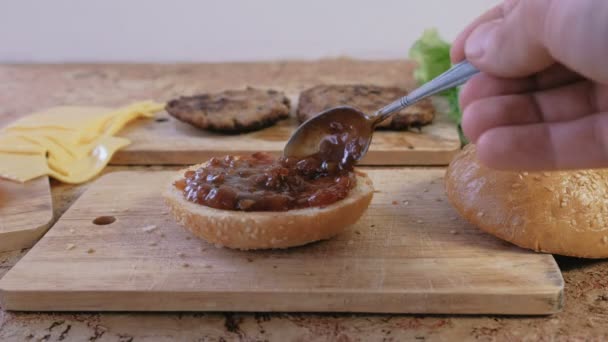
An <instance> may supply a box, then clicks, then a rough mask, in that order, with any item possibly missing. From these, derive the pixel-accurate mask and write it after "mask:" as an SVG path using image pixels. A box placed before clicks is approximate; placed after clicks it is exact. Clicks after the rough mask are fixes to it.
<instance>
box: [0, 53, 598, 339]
mask: <svg viewBox="0 0 608 342" xmlns="http://www.w3.org/2000/svg"><path fill="white" fill-rule="evenodd" d="M386 68H389V69H391V70H395V72H399V70H404V72H407V71H408V70H411V65H409V64H408V63H404V62H361V61H351V60H325V61H319V62H314V63H305V62H275V63H257V64H186V65H184V64H182V65H36V66H26V65H2V66H0V103H1V104H2V105H1V106H0V125H4V124H6V123H8V122H10V121H12V120H14V119H16V118H18V117H19V116H21V115H24V114H27V113H28V112H31V111H33V110H36V109H40V108H44V107H48V106H53V105H60V104H95V105H120V104H124V103H126V102H129V101H132V100H135V99H141V98H153V99H159V100H165V99H167V98H170V97H172V96H175V95H178V94H181V93H184V92H193V91H195V90H199V89H198V87H197V80H199V79H200V78H202V77H206V78H213V79H215V80H216V82H219V83H220V85H221V83H222V82H223V81H222V77H220V76H219V75H221V74H222V73H226V72H231V73H235V74H240V75H245V77H259V78H260V80H261V81H260V82H261V83H262V84H267V85H272V83H273V78H276V77H284V78H285V79H289V78H290V77H291V76H290V75H292V74H295V73H301V72H306V73H307V75H309V76H307V77H310V78H318V79H319V81H331V80H325V79H324V77H329V76H324V75H326V73H324V72H323V70H328V69H331V70H338V72H339V73H343V74H344V75H352V76H349V77H352V81H353V82H355V81H360V80H368V81H370V82H373V81H375V79H374V74H375V73H374V72H373V70H381V69H386ZM361 70H371V71H369V72H366V73H362V72H360V71H361ZM256 75H257V76H256ZM361 77H364V79H361ZM243 85H244V84H243ZM294 87H297V85H294ZM200 90H204V89H200ZM147 169H152V170H171V169H175V167H163V166H154V167H145V166H138V167H126V166H121V167H114V166H112V167H108V168H106V170H104V172H103V173H104V174H105V173H109V172H115V171H121V170H147ZM51 186H52V196H53V209H54V213H55V215H54V216H55V218H58V217H60V216H61V214H62V213H63V212H65V211H66V210H67V209H68V208H69V206H70V205H71V204H72V203H73V202H74V201H75V200H76V199H77V198H78V197H79V196H80V195H81V194H82V193H83V192H84V190H86V188H87V187H88V186H89V184H84V185H80V186H70V185H66V184H61V183H58V182H56V181H52V182H51ZM25 253H27V249H25V250H21V251H13V252H4V253H0V277H2V276H3V275H4V274H5V273H6V272H7V271H8V270H10V269H11V267H12V266H13V265H15V263H17V262H18V261H19V259H20V258H21V257H22V256H23V255H25ZM556 259H557V262H558V264H559V266H560V268H561V270H562V272H563V277H564V280H565V284H566V285H565V306H564V308H563V311H562V312H560V313H557V314H555V315H552V316H546V317H507V316H418V315H366V314H249V313H247V314H241V313H213V314H207V313H187V314H179V313H175V314H132V313H103V314H97V313H86V314H81V313H62V314H52V313H44V314H39V313H12V312H6V311H4V310H3V309H2V308H0V340H1V341H13V340H15V341H21V340H30V341H83V340H85V341H86V340H90V341H145V340H150V341H174V340H180V341H232V340H244V341H382V340H384V341H402V340H417V341H425V340H428V341H435V340H439V341H442V340H445V341H457V340H482V341H492V340H500V341H504V340H509V341H519V340H547V341H549V340H581V341H582V340H597V341H601V340H607V339H608V262H607V261H602V260H599V261H592V260H579V259H574V258H565V257H557V258H556Z"/></svg>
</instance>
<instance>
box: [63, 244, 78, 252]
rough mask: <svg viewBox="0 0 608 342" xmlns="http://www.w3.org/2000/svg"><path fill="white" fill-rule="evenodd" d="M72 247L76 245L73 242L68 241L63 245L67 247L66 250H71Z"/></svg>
mask: <svg viewBox="0 0 608 342" xmlns="http://www.w3.org/2000/svg"><path fill="white" fill-rule="evenodd" d="M74 248H76V245H75V244H73V243H68V244H67V245H66V246H65V249H67V250H68V251H71V250H72V249H74Z"/></svg>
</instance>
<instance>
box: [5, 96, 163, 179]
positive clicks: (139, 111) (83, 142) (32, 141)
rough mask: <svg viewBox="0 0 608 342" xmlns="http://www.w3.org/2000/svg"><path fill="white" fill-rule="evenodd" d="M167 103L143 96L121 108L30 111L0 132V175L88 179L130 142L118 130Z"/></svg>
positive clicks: (148, 115) (15, 177)
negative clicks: (143, 98) (116, 135)
mask: <svg viewBox="0 0 608 342" xmlns="http://www.w3.org/2000/svg"><path fill="white" fill-rule="evenodd" d="M163 108H164V104H160V103H155V102H151V101H144V102H137V103H133V104H131V105H129V106H126V107H122V108H118V109H109V108H103V107H83V106H62V107H54V108H50V109H48V110H44V111H41V112H37V113H34V114H32V115H29V116H26V117H24V118H22V119H20V120H17V121H16V122H14V123H12V124H11V125H9V126H7V127H6V128H4V129H3V130H2V131H1V132H0V177H4V178H9V179H12V180H16V181H19V182H24V181H27V180H30V179H33V178H36V177H39V176H41V175H45V174H48V175H50V176H51V177H54V178H56V179H58V180H61V181H63V182H66V183H74V184H77V183H82V182H86V181H87V180H89V179H91V178H93V177H94V176H95V175H97V174H98V173H99V172H100V171H101V170H102V169H103V168H104V167H105V166H106V165H107V164H108V162H109V161H110V159H111V158H112V155H113V154H114V153H115V152H116V151H117V150H118V149H120V148H123V147H124V146H127V145H128V144H129V143H130V141H129V140H128V139H125V138H119V137H114V136H113V135H114V134H116V133H118V132H119V131H120V130H121V129H122V128H123V127H124V126H125V125H127V124H128V123H129V122H131V121H133V120H136V119H138V118H151V117H153V116H154V114H155V113H156V112H158V111H160V110H162V109H163Z"/></svg>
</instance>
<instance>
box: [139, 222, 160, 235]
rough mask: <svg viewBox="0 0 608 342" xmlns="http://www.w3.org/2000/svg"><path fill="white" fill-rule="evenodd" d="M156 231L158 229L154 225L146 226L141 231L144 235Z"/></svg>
mask: <svg viewBox="0 0 608 342" xmlns="http://www.w3.org/2000/svg"><path fill="white" fill-rule="evenodd" d="M156 229H158V227H157V226H156V225H153V224H151V225H147V226H145V227H143V228H142V229H141V230H143V231H144V232H146V233H151V232H153V231H155V230H156Z"/></svg>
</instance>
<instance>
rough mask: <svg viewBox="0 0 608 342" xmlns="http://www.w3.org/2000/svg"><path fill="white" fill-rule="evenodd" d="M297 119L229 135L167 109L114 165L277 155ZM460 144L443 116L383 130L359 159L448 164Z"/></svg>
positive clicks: (143, 127) (129, 131) (137, 133)
mask: <svg viewBox="0 0 608 342" xmlns="http://www.w3.org/2000/svg"><path fill="white" fill-rule="evenodd" d="M297 125H298V123H297V122H296V120H295V119H293V118H291V119H288V120H283V121H281V122H280V123H278V124H277V125H275V126H273V127H269V128H266V129H263V130H261V131H257V132H252V133H248V134H240V135H225V134H218V133H212V132H207V131H203V130H200V129H197V128H195V127H192V126H190V125H187V124H185V123H182V122H179V121H178V120H176V119H174V118H172V117H171V116H169V115H168V114H167V113H165V112H163V113H160V114H159V115H158V116H157V118H156V120H150V121H140V122H137V123H135V124H133V125H130V126H129V127H127V128H125V130H124V132H123V133H122V134H121V135H122V136H125V137H127V138H129V139H130V140H131V141H132V144H131V145H129V146H127V147H126V148H124V149H122V150H120V151H118V152H116V154H115V155H114V157H113V158H112V161H111V163H112V164H115V165H153V164H165V165H168V164H197V163H200V162H203V161H205V160H207V159H209V158H210V157H213V156H222V155H226V154H251V153H254V152H260V151H261V152H268V153H271V154H273V155H279V154H280V153H281V152H282V151H283V147H284V146H285V142H286V141H287V140H288V139H289V137H290V136H291V133H292V132H293V130H294V129H295V128H296V127H297ZM459 149H460V140H459V138H458V132H457V129H456V126H455V125H454V124H453V123H451V122H448V120H447V119H445V118H443V117H439V118H437V120H436V122H435V123H433V124H432V125H429V126H426V127H423V128H422V130H421V131H420V132H418V131H416V130H413V131H402V132H395V131H393V132H390V131H379V132H376V133H375V134H374V138H373V141H372V145H371V147H370V149H369V152H368V153H367V155H366V156H365V158H364V159H363V160H362V161H361V163H360V164H361V165H447V164H449V162H450V161H451V160H452V158H453V157H454V155H455V154H456V153H457V152H458V150H459Z"/></svg>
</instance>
